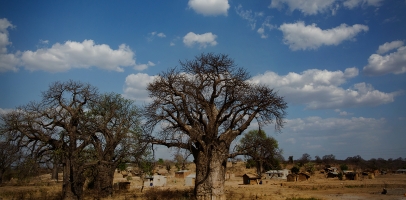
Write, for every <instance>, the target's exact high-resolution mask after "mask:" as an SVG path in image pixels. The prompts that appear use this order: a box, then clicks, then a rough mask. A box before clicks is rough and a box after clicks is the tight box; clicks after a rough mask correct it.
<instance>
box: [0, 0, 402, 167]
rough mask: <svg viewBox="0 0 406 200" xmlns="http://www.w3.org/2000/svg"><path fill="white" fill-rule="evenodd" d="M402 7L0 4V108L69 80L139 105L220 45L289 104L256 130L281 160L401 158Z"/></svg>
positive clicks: (227, 1)
mask: <svg viewBox="0 0 406 200" xmlns="http://www.w3.org/2000/svg"><path fill="white" fill-rule="evenodd" d="M405 10H406V1H405V0H303V1H301V0H260V1H244V0H189V1H188V0H174V1H165V0H148V1H90V0H89V1H59V0H58V1H45V0H43V1H20V0H0V95H1V98H0V112H7V111H9V110H11V109H13V108H15V107H16V106H19V105H23V104H26V103H28V102H29V101H38V100H40V95H41V91H45V90H47V89H48V86H49V85H50V84H51V83H52V82H54V81H67V80H69V79H72V80H79V81H83V82H88V83H90V84H92V85H94V86H96V87H98V88H99V90H100V91H101V92H116V93H120V94H123V95H124V96H125V97H126V98H131V99H134V100H136V102H137V103H139V104H140V105H142V104H145V103H148V102H149V98H148V95H147V92H146V91H145V87H146V85H147V84H148V82H150V81H151V80H153V78H154V76H156V75H157V74H158V73H159V72H162V71H165V70H167V69H168V68H171V67H175V66H178V63H179V60H185V59H193V58H194V56H196V55H199V54H201V53H207V52H213V53H224V54H228V55H229V56H230V57H231V58H232V59H234V61H235V63H237V64H238V66H240V67H244V68H246V69H247V70H248V71H249V72H250V74H251V75H252V81H254V82H257V83H260V84H266V85H269V87H272V88H275V89H276V90H278V91H279V94H280V95H282V96H284V97H285V99H286V101H287V102H288V105H289V109H288V110H287V111H288V115H287V118H286V124H285V127H284V129H283V131H282V133H275V131H274V127H273V126H272V125H271V126H269V127H266V128H265V131H266V133H267V134H268V135H270V136H272V137H275V138H276V139H277V140H278V141H279V146H280V147H281V148H282V149H283V150H284V156H285V158H287V157H288V156H290V155H293V156H294V158H295V159H296V158H299V157H301V155H302V154H304V153H308V154H310V155H311V156H312V157H313V158H314V156H316V155H318V156H320V157H322V156H324V155H328V154H334V155H335V156H336V158H338V159H345V158H347V157H349V156H355V155H360V156H361V157H363V158H365V159H369V158H380V157H381V158H385V159H388V158H398V157H403V158H404V157H406V154H405V152H406V145H405V142H406V104H405V102H406V97H405V90H406V44H405V43H406V26H405V25H406V12H405ZM255 128H256V126H255V125H254V124H253V125H252V127H251V129H255ZM158 156H159V157H167V156H170V153H168V151H167V149H166V148H160V149H159V150H158Z"/></svg>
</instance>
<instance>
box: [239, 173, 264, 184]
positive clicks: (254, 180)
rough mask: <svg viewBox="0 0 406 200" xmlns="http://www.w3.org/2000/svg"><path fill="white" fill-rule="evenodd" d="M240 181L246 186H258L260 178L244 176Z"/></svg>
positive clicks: (251, 175)
mask: <svg viewBox="0 0 406 200" xmlns="http://www.w3.org/2000/svg"><path fill="white" fill-rule="evenodd" d="M242 179H243V183H244V184H246V185H257V184H259V180H261V177H260V176H258V175H254V174H244V175H243V176H242Z"/></svg>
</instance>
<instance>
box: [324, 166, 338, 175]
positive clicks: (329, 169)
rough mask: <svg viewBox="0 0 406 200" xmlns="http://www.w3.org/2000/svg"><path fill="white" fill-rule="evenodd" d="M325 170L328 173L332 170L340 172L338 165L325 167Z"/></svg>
mask: <svg viewBox="0 0 406 200" xmlns="http://www.w3.org/2000/svg"><path fill="white" fill-rule="evenodd" d="M324 171H325V172H326V173H330V172H333V173H334V172H336V173H337V174H338V169H337V167H329V168H325V169H324Z"/></svg>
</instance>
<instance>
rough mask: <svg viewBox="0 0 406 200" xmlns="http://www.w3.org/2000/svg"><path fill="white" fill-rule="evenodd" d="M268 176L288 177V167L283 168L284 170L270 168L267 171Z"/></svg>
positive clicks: (270, 177) (275, 177) (273, 177)
mask: <svg viewBox="0 0 406 200" xmlns="http://www.w3.org/2000/svg"><path fill="white" fill-rule="evenodd" d="M265 174H266V176H265V177H266V178H267V179H286V177H287V176H288V174H289V170H288V169H282V170H269V171H267V172H265Z"/></svg>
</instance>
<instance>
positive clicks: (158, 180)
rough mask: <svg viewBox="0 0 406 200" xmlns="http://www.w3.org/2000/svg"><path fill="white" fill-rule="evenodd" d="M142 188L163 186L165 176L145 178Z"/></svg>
mask: <svg viewBox="0 0 406 200" xmlns="http://www.w3.org/2000/svg"><path fill="white" fill-rule="evenodd" d="M145 179H146V180H145V181H144V186H165V185H166V176H161V175H153V176H147V177H145Z"/></svg>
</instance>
